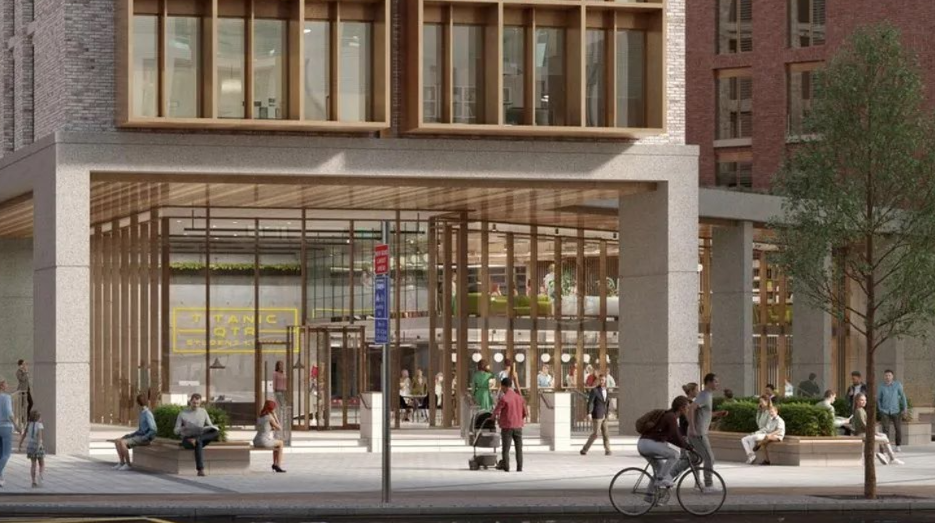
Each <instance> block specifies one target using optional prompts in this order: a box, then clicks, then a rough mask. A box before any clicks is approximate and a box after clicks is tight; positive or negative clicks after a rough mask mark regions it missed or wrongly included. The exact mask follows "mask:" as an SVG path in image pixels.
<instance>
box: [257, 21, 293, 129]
mask: <svg viewBox="0 0 935 523" xmlns="http://www.w3.org/2000/svg"><path fill="white" fill-rule="evenodd" d="M286 46H287V43H286V21H285V20H255V21H254V22H253V117H254V118H257V119H260V120H267V119H272V120H278V119H282V118H286V117H287V112H286V102H287V100H286V92H287V91H286V85H287V83H288V77H287V76H286Z"/></svg>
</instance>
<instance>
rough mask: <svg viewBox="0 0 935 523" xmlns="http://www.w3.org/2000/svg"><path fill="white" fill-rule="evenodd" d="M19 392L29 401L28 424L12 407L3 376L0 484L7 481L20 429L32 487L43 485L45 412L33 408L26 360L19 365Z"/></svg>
mask: <svg viewBox="0 0 935 523" xmlns="http://www.w3.org/2000/svg"><path fill="white" fill-rule="evenodd" d="M16 381H17V387H16V392H18V393H22V396H24V397H25V400H26V423H25V425H24V426H23V425H20V423H21V421H20V420H17V419H16V415H15V410H14V408H13V398H12V397H11V396H10V395H9V394H8V393H7V387H8V385H7V382H6V380H4V379H2V378H0V487H3V486H4V485H5V484H6V483H5V480H4V479H3V471H4V470H5V469H6V465H7V463H8V462H9V461H10V456H11V455H12V454H13V432H14V431H15V430H19V431H20V438H19V445H18V449H19V451H22V450H23V445H24V444H25V446H26V457H27V458H28V459H29V460H30V462H31V476H32V486H33V487H38V486H40V485H41V484H42V481H43V477H44V475H45V445H44V443H43V431H44V428H45V427H44V425H43V424H42V415H41V414H40V413H39V411H38V410H36V409H33V399H32V380H31V378H30V373H29V364H28V363H27V362H26V360H19V361H18V362H17V368H16Z"/></svg>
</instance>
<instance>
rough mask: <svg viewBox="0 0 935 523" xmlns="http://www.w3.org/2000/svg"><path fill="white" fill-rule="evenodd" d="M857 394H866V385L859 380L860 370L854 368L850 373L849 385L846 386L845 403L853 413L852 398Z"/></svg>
mask: <svg viewBox="0 0 935 523" xmlns="http://www.w3.org/2000/svg"><path fill="white" fill-rule="evenodd" d="M858 394H864V395H866V394H867V385H866V384H865V383H864V382H863V380H861V376H860V371H857V370H855V371H854V372H852V373H851V386H850V387H848V388H847V405H848V407H850V409H851V414H853V413H854V398H856V397H857V395H858Z"/></svg>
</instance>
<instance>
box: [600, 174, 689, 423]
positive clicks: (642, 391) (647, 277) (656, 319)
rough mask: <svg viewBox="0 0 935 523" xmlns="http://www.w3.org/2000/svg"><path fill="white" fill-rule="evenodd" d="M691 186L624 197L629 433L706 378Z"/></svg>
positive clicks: (624, 412) (624, 373)
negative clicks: (648, 414) (700, 336)
mask: <svg viewBox="0 0 935 523" xmlns="http://www.w3.org/2000/svg"><path fill="white" fill-rule="evenodd" d="M690 182H691V180H689V179H688V177H686V179H685V180H684V181H683V180H675V181H670V182H660V183H658V184H657V188H656V190H655V191H653V192H649V193H641V194H633V195H626V196H621V197H620V204H619V205H620V289H621V291H620V336H619V340H620V342H619V343H620V346H619V351H620V358H619V361H620V368H619V369H618V372H617V376H620V379H618V380H617V384H618V385H619V387H620V401H619V402H618V412H619V419H620V431H621V433H622V434H632V433H633V432H634V428H633V426H634V422H635V421H636V419H637V418H638V417H639V416H640V415H642V414H643V413H645V412H646V411H647V410H650V409H657V408H668V406H669V405H670V404H671V402H672V399H673V398H674V397H676V396H678V395H680V394H682V385H683V384H684V383H686V382H689V381H697V380H698V379H699V376H698V373H699V362H698V188H697V187H696V186H695V184H693V183H690Z"/></svg>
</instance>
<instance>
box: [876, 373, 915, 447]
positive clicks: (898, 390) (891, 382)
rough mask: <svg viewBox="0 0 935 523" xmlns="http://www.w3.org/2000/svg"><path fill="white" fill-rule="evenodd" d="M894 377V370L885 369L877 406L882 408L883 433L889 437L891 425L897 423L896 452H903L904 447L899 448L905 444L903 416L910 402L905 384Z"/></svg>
mask: <svg viewBox="0 0 935 523" xmlns="http://www.w3.org/2000/svg"><path fill="white" fill-rule="evenodd" d="M894 378H895V376H894V374H893V371H891V370H889V369H886V370H885V371H883V385H881V386H880V390H879V391H877V408H879V409H880V423H881V424H882V425H883V434H886V437H889V435H890V425H895V426H896V452H902V449H900V448H899V446H900V445H902V444H903V428H902V418H903V415H904V414H905V413H906V411H908V410H909V402H908V401H906V393H905V392H903V384H902V383H900V382H898V381H896V380H895V379H894Z"/></svg>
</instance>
